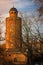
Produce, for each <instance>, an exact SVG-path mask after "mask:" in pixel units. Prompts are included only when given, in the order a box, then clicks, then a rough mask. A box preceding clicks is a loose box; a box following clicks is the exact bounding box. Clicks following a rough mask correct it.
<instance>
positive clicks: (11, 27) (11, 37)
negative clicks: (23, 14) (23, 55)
mask: <svg viewBox="0 0 43 65" xmlns="http://www.w3.org/2000/svg"><path fill="white" fill-rule="evenodd" d="M21 33H22V22H21V18H20V17H18V11H17V9H16V8H14V7H13V8H11V9H10V11H9V17H7V18H6V48H15V47H17V46H19V47H20V46H21V44H22V41H21V38H22V34H21Z"/></svg>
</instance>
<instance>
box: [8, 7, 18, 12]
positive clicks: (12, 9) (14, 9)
mask: <svg viewBox="0 0 43 65" xmlns="http://www.w3.org/2000/svg"><path fill="white" fill-rule="evenodd" d="M10 11H16V12H18V11H17V9H16V8H14V7H12V8H11V9H10ZM10 11H9V12H10Z"/></svg>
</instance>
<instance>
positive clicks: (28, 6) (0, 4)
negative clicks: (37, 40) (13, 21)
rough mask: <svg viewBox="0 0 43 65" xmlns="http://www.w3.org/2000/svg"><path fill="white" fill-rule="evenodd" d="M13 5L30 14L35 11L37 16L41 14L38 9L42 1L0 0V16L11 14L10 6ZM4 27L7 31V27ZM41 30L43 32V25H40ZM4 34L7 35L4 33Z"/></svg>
mask: <svg viewBox="0 0 43 65" xmlns="http://www.w3.org/2000/svg"><path fill="white" fill-rule="evenodd" d="M13 6H14V7H15V8H17V10H18V11H19V12H22V13H24V12H25V13H27V14H28V15H31V14H32V13H33V14H35V15H36V16H37V15H38V14H39V13H38V12H37V9H38V8H39V7H40V3H38V2H37V3H36V2H35V0H0V17H4V18H6V17H7V16H8V14H9V10H10V8H12V7H13ZM4 26H5V25H4ZM2 28H3V30H4V31H5V27H2ZM40 30H41V32H43V25H42V26H41V27H40ZM2 36H5V35H4V34H2Z"/></svg>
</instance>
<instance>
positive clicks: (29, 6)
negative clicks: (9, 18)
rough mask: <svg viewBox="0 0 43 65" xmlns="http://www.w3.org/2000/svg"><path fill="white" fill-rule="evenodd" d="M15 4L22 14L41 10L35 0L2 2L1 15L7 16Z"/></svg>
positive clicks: (8, 0) (4, 0)
mask: <svg viewBox="0 0 43 65" xmlns="http://www.w3.org/2000/svg"><path fill="white" fill-rule="evenodd" d="M13 4H14V7H16V8H17V9H18V11H20V12H28V13H31V12H34V13H35V12H36V11H37V9H38V8H39V4H38V3H35V0H0V14H7V13H8V12H9V10H10V8H11V7H13Z"/></svg>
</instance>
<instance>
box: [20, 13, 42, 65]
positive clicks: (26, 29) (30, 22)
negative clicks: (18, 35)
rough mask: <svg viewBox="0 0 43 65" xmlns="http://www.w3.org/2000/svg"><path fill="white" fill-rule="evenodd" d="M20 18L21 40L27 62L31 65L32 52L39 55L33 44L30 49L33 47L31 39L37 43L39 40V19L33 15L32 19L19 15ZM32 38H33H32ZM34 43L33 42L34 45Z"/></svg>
mask: <svg viewBox="0 0 43 65" xmlns="http://www.w3.org/2000/svg"><path fill="white" fill-rule="evenodd" d="M20 14H21V13H20ZM21 18H22V38H23V41H24V45H25V46H27V57H28V61H29V63H30V65H32V63H33V61H32V55H33V52H32V51H33V50H35V51H36V52H37V53H40V52H39V51H38V50H37V47H36V46H35V44H34V47H33V49H32V45H33V39H34V40H35V41H37V39H39V38H40V39H41V35H40V29H39V28H40V25H41V20H40V18H39V17H35V16H34V15H32V17H28V16H27V15H26V16H25V15H24V16H23V15H22V14H21ZM32 27H33V28H34V29H35V31H34V30H33V29H32ZM36 33H37V35H36ZM33 36H34V37H35V38H33ZM37 36H38V37H37ZM35 41H34V43H35ZM36 43H37V42H36Z"/></svg>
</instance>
